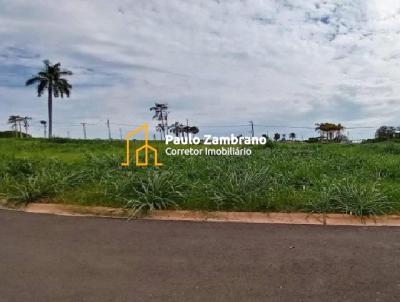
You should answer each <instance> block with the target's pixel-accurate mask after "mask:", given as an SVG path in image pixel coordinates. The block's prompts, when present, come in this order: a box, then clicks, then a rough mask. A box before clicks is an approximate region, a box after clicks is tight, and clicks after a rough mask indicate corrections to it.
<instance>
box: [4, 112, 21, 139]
mask: <svg viewBox="0 0 400 302" xmlns="http://www.w3.org/2000/svg"><path fill="white" fill-rule="evenodd" d="M20 121H21V117H20V116H19V115H10V116H9V118H8V121H7V122H8V123H9V124H11V129H12V130H14V133H15V137H18V134H17V133H18V132H17V131H18V123H20ZM20 134H21V133H20Z"/></svg>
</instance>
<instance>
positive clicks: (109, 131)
mask: <svg viewBox="0 0 400 302" xmlns="http://www.w3.org/2000/svg"><path fill="white" fill-rule="evenodd" d="M107 129H108V139H109V140H111V130H110V120H107Z"/></svg>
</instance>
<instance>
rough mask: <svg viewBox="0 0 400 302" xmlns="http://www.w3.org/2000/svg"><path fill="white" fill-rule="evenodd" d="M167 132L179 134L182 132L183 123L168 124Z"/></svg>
mask: <svg viewBox="0 0 400 302" xmlns="http://www.w3.org/2000/svg"><path fill="white" fill-rule="evenodd" d="M168 129H169V132H171V133H173V134H175V136H176V137H178V136H180V134H181V133H183V125H182V124H181V123H179V122H175V123H173V124H172V125H171V126H168Z"/></svg>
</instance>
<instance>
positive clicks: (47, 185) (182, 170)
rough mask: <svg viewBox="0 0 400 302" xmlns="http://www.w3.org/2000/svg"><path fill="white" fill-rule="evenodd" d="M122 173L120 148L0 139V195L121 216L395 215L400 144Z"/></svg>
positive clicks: (311, 149)
mask: <svg viewBox="0 0 400 302" xmlns="http://www.w3.org/2000/svg"><path fill="white" fill-rule="evenodd" d="M158 148H159V150H160V151H161V152H160V154H161V158H160V161H161V162H163V163H164V165H163V166H162V167H159V168H153V167H148V168H136V167H135V166H134V165H132V166H131V167H129V168H123V167H121V166H120V163H121V162H122V161H123V143H122V142H119V141H113V142H108V141H79V140H61V139H59V140H57V139H55V140H49V141H46V140H40V139H25V140H18V139H0V196H4V197H5V198H6V199H8V200H13V201H19V202H35V201H43V200H45V201H52V202H65V203H77V204H85V205H106V206H115V207H126V206H127V207H129V208H132V209H133V211H134V212H135V213H136V212H138V211H144V212H146V211H149V210H152V209H162V208H179V209H197V210H234V211H307V212H320V213H329V212H336V213H351V214H354V215H375V214H378V215H379V214H386V213H398V212H399V210H400V169H399V167H400V156H399V155H400V143H398V142H395V141H393V142H379V143H369V144H360V145H339V144H302V143H296V142H293V143H286V144H285V143H274V144H273V145H272V146H268V148H267V147H263V148H261V147H254V148H253V155H251V156H249V157H221V156H220V157H218V156H214V157H212V156H209V157H206V156H192V157H182V156H177V157H172V156H166V155H165V154H164V152H163V148H164V146H163V145H161V144H158Z"/></svg>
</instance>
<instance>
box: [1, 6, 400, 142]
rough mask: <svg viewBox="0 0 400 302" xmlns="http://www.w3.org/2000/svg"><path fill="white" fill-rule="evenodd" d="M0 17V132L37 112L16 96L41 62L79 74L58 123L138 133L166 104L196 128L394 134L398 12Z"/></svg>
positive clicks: (399, 104)
mask: <svg viewBox="0 0 400 302" xmlns="http://www.w3.org/2000/svg"><path fill="white" fill-rule="evenodd" d="M0 5H1V7H2V8H3V9H2V11H1V12H0V39H1V40H2V45H1V46H0V65H1V66H2V68H1V69H2V70H0V80H1V82H0V86H7V87H9V86H14V88H13V89H10V88H7V89H3V90H2V91H0V102H1V103H0V109H1V110H0V111H1V112H0V118H1V119H2V120H4V119H6V117H7V116H8V115H9V114H18V113H19V112H20V111H21V110H22V109H23V108H24V109H25V108H30V109H32V110H35V108H37V100H34V98H35V97H34V94H33V91H32V89H29V88H24V87H22V84H23V82H24V80H25V79H26V77H27V76H29V75H30V74H31V73H32V72H33V71H34V70H35V69H36V68H38V67H40V64H41V63H40V59H39V58H38V57H37V55H38V54H40V57H41V58H43V59H44V58H50V59H51V60H53V61H58V60H60V61H61V62H62V64H63V65H64V66H65V67H68V68H70V69H72V70H73V71H74V72H75V74H76V75H74V77H72V78H71V82H72V83H73V84H74V86H75V88H74V90H73V96H72V98H71V99H70V100H67V101H64V102H62V103H59V104H57V105H56V110H57V117H58V120H59V121H60V123H61V122H62V123H68V122H72V123H78V122H79V121H82V120H85V119H92V120H93V119H95V118H96V117H97V118H98V120H101V121H103V120H104V119H105V118H107V117H110V118H111V119H112V120H118V121H122V122H130V123H136V122H137V121H139V122H141V121H145V120H149V119H150V118H151V115H150V113H149V112H148V107H150V106H151V104H152V102H153V101H154V100H156V99H157V100H159V101H168V102H169V104H170V107H171V117H172V118H174V119H180V120H184V119H185V118H186V117H189V118H190V119H191V120H192V121H193V122H194V123H197V124H221V123H229V124H232V123H234V124H235V123H238V124H243V123H246V122H248V121H249V120H250V119H252V120H254V121H255V122H257V123H260V124H261V123H262V124H280V125H284V124H291V125H309V126H312V125H313V123H314V122H317V121H321V119H329V120H332V121H338V122H343V123H344V124H347V125H362V126H367V125H368V124H369V123H372V122H373V123H374V125H378V124H380V121H382V123H383V122H385V123H394V124H396V123H397V120H396V119H397V116H398V112H399V110H400V109H399V108H400V100H399V97H398V96H399V93H400V88H399V85H398V84H397V83H399V81H400V71H399V70H400V69H399V63H400V52H399V51H400V39H399V34H400V23H399V22H398V20H399V15H400V13H399V12H400V3H399V2H398V1H395V0H383V1H382V0H369V1H365V0H341V1H340V0H330V1H326V0H324V1H322V0H319V1H318V0H316V1H302V0H292V1H290V0H280V1H278V0H275V1H274V0H269V1H267V0H264V1H261V0H258V1H257V0H254V1H250V0H249V1H239V0H229V1H228V0H226V1H224V0H220V1H217V0H216V1H197V0H191V1H189V0H169V1H157V0H135V1H127V0H125V1H123V0H120V1H106V0H98V1H81V0H80V1H78V0H75V1H74V0H71V1H65V2H49V1H44V0H39V1H35V2H31V1H22V0H14V1H11V0H0ZM4 70H5V71H4ZM13 71H15V72H14V73H13ZM18 84H21V88H20V90H21V91H23V92H20V91H19V90H18V89H16V88H15V86H18ZM16 91H18V93H16ZM21 95H23V96H24V97H20V96H21ZM9 98H13V99H15V101H14V102H13V104H12V106H10V103H9V102H8V101H6V99H9ZM41 102H42V103H43V102H45V100H44V99H43V100H41ZM57 106H58V108H57ZM44 117H45V111H44V112H43V118H44ZM100 123H102V122H100ZM101 127H102V126H101ZM56 129H57V126H56ZM208 130H210V131H215V132H217V131H223V130H218V129H217V128H215V129H208ZM261 130H262V131H266V130H265V129H260V131H261ZM95 131H96V133H97V132H98V135H100V134H101V131H102V130H101V129H100V128H99V129H97V130H95ZM238 131H239V130H238ZM270 131H273V129H271V130H270ZM77 134H78V132H77ZM307 134H309V133H307ZM103 136H104V135H103Z"/></svg>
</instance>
